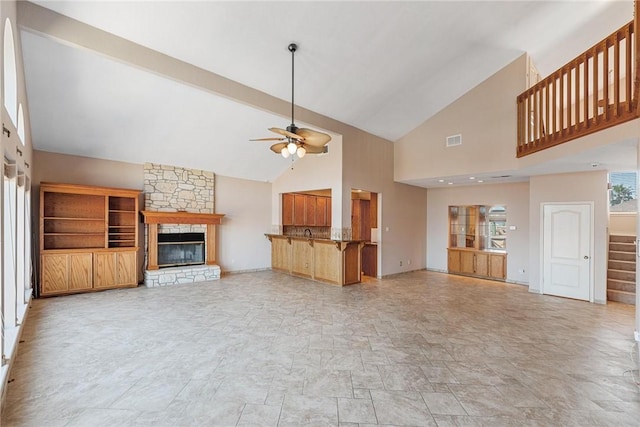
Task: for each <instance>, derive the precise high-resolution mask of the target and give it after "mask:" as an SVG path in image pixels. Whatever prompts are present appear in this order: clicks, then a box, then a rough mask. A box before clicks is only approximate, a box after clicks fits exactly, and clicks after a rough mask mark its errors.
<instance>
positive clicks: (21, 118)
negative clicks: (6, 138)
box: [18, 103, 24, 145]
mask: <svg viewBox="0 0 640 427" xmlns="http://www.w3.org/2000/svg"><path fill="white" fill-rule="evenodd" d="M18 140H19V141H20V143H21V144H22V145H24V113H23V112H22V103H21V104H20V105H18Z"/></svg>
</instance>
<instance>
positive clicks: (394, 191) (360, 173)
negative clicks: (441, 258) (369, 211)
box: [342, 132, 427, 276]
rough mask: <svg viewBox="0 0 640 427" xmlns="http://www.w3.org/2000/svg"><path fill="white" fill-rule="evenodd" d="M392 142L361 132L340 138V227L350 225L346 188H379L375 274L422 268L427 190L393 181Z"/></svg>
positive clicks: (424, 251) (385, 274) (375, 189)
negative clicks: (343, 138)
mask: <svg viewBox="0 0 640 427" xmlns="http://www.w3.org/2000/svg"><path fill="white" fill-rule="evenodd" d="M393 147H394V144H393V143H391V142H389V141H386V140H383V139H380V138H376V137H374V136H371V135H368V134H366V133H364V132H361V133H359V134H352V135H350V138H349V139H347V138H346V137H345V143H344V144H343V158H344V164H343V165H342V175H343V184H342V185H343V187H342V188H343V193H342V215H343V222H344V224H346V225H345V227H346V226H349V227H350V226H351V224H350V223H351V190H352V189H361V190H366V191H371V192H375V193H378V205H379V209H378V218H379V222H378V230H379V235H380V237H379V241H378V266H379V269H378V275H379V276H387V275H390V274H396V273H401V272H406V271H411V270H419V269H424V268H426V244H427V229H426V225H427V190H426V189H424V188H420V187H414V186H410V185H406V184H400V183H396V182H394V180H393V157H394V148H393ZM400 262H402V265H400Z"/></svg>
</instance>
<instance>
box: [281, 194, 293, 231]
mask: <svg viewBox="0 0 640 427" xmlns="http://www.w3.org/2000/svg"><path fill="white" fill-rule="evenodd" d="M293 209H294V201H293V194H292V193H285V194H283V195H282V225H293Z"/></svg>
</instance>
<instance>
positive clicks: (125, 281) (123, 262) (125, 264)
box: [116, 252, 138, 286]
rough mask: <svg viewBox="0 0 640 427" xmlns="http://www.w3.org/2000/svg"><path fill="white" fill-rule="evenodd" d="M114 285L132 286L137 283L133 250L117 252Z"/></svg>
mask: <svg viewBox="0 0 640 427" xmlns="http://www.w3.org/2000/svg"><path fill="white" fill-rule="evenodd" d="M117 259H118V263H117V265H116V285H117V286H133V285H137V284H138V274H137V270H136V253H135V252H117Z"/></svg>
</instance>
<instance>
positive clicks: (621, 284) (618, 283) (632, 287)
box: [607, 279, 636, 293]
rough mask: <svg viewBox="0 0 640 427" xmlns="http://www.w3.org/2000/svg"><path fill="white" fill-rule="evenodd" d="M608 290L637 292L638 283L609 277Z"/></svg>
mask: <svg viewBox="0 0 640 427" xmlns="http://www.w3.org/2000/svg"><path fill="white" fill-rule="evenodd" d="M607 290H610V291H625V292H633V293H635V292H636V283H635V282H628V281H626V280H615V279H607Z"/></svg>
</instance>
